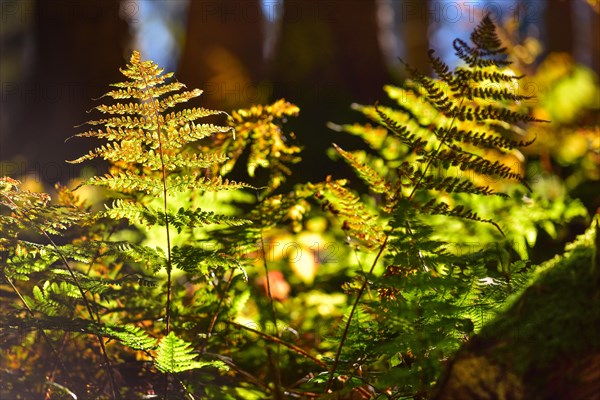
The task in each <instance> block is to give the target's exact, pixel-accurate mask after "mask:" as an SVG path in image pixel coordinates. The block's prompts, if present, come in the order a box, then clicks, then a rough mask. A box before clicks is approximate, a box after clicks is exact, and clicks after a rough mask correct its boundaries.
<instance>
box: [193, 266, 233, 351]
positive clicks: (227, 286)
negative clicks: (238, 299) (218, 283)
mask: <svg viewBox="0 0 600 400" xmlns="http://www.w3.org/2000/svg"><path fill="white" fill-rule="evenodd" d="M231 282H233V271H232V272H231V275H230V276H229V279H228V280H227V285H226V286H225V289H223V292H222V293H221V298H220V299H219V304H217V309H216V310H215V314H214V315H213V317H212V319H211V320H210V324H209V325H208V329H207V330H206V342H204V344H203V345H202V348H201V349H200V352H201V353H203V352H204V350H206V346H208V339H209V338H210V335H211V334H212V331H213V329H214V328H215V325H216V323H217V318H218V317H219V312H220V311H221V307H222V305H223V301H224V300H225V295H226V294H227V291H228V290H229V288H230V287H231Z"/></svg>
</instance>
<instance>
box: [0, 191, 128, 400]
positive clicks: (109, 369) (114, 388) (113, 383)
mask: <svg viewBox="0 0 600 400" xmlns="http://www.w3.org/2000/svg"><path fill="white" fill-rule="evenodd" d="M4 197H5V198H6V199H8V201H9V202H10V203H12V205H13V206H14V210H15V212H18V213H19V214H21V215H22V216H23V217H24V219H26V220H28V221H29V223H30V224H31V225H32V226H33V227H34V228H35V229H37V230H38V231H39V232H40V233H41V234H42V236H44V237H45V238H46V240H48V242H49V243H50V245H51V246H52V247H53V248H54V250H55V251H56V253H57V254H58V256H59V257H60V259H61V261H62V263H63V264H64V266H65V267H66V269H67V271H68V272H69V275H71V278H72V279H73V283H74V284H75V286H76V287H77V289H78V290H79V294H80V295H81V299H82V300H83V304H85V308H86V309H87V311H88V314H89V316H90V319H91V320H92V321H95V318H94V312H93V310H92V306H91V305H90V302H89V301H88V299H87V297H86V295H85V291H84V290H83V287H81V284H80V283H79V280H78V279H77V277H76V276H75V273H74V272H73V269H72V268H71V266H70V265H69V261H67V259H66V257H65V256H64V254H63V253H62V251H60V249H59V248H58V245H57V244H56V243H55V242H54V240H52V238H51V237H50V235H48V233H47V232H46V231H45V230H44V228H42V227H40V226H38V225H37V224H36V223H35V222H34V221H33V220H32V219H31V218H30V217H29V215H27V214H23V213H22V212H21V210H20V209H19V206H18V205H17V204H16V203H15V202H14V201H13V200H12V199H11V198H10V197H8V196H6V195H5V196H4ZM96 338H97V339H98V343H99V344H100V349H101V353H102V357H103V358H104V363H105V367H106V372H107V373H108V376H109V379H110V386H111V390H112V396H113V399H117V398H119V395H118V391H117V383H116V381H115V377H114V374H113V371H112V367H111V365H110V360H109V358H108V353H107V352H106V346H105V345H104V340H103V339H102V336H100V335H96Z"/></svg>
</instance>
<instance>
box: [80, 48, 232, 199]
mask: <svg viewBox="0 0 600 400" xmlns="http://www.w3.org/2000/svg"><path fill="white" fill-rule="evenodd" d="M121 73H122V74H123V75H124V76H125V77H126V78H128V80H126V81H124V82H118V83H115V84H112V85H111V86H113V87H116V88H117V89H114V90H111V91H109V92H107V93H106V94H105V95H104V96H102V97H101V99H102V98H103V97H110V98H112V99H115V100H123V99H132V100H135V101H136V102H117V103H116V104H101V105H98V106H97V107H95V109H96V110H97V111H99V112H101V113H102V114H105V115H106V117H105V118H100V119H96V120H91V121H88V122H87V124H88V125H92V126H103V127H104V128H103V129H98V130H89V131H87V132H84V133H81V134H79V135H76V136H79V137H94V138H98V139H103V140H106V141H107V143H105V144H103V145H100V146H98V147H96V148H95V149H93V150H91V151H90V152H88V153H87V154H86V155H83V156H81V157H79V158H77V159H75V160H73V161H71V162H72V163H80V162H83V161H86V160H92V159H94V158H103V159H105V160H107V161H109V162H111V164H112V170H111V172H113V174H112V176H111V177H108V176H107V177H104V179H92V180H89V181H88V183H89V184H100V185H104V186H108V187H109V188H111V189H113V190H117V191H118V190H119V189H121V187H122V186H124V188H125V190H126V191H127V193H131V192H132V191H136V190H140V191H141V192H144V193H148V194H154V192H153V187H154V181H155V180H157V179H158V178H160V179H161V180H162V179H163V178H165V177H162V176H161V174H163V173H164V172H165V170H166V175H168V174H169V172H171V171H173V172H180V171H188V170H194V171H197V170H199V169H206V168H208V167H212V166H213V165H215V164H219V163H222V162H224V161H225V159H226V157H225V156H224V155H216V154H209V155H206V154H202V153H197V152H194V151H192V149H191V148H190V147H191V146H189V145H190V144H191V143H193V142H196V141H198V140H201V139H203V138H205V137H207V136H210V135H214V134H226V133H232V131H233V130H232V128H231V127H227V126H219V125H214V124H211V123H198V122H197V121H198V120H199V119H202V118H205V117H209V116H215V115H219V114H225V113H223V112H222V111H216V110H209V109H204V108H191V109H185V110H177V111H176V110H172V109H173V108H174V107H176V106H177V105H179V104H181V103H186V102H188V101H189V100H191V99H193V98H195V97H198V96H200V95H201V94H202V91H201V90H199V89H194V90H189V91H188V90H183V89H185V85H184V84H182V83H180V82H177V81H174V82H169V80H170V79H171V78H172V76H173V74H172V73H163V70H162V69H161V68H159V67H158V66H157V65H156V64H155V63H153V62H152V61H142V60H141V57H140V54H139V52H137V51H134V52H133V54H132V56H131V59H130V63H129V64H128V65H127V67H126V68H123V69H121ZM170 110H172V111H170ZM169 111H170V112H169ZM140 171H143V175H142V176H141V177H140V178H141V180H144V179H148V180H150V181H152V182H151V183H150V184H149V185H143V184H142V183H141V182H140V180H134V179H133V177H132V176H131V175H140V174H139V172H140ZM127 172H131V174H130V176H123V175H122V174H121V173H127ZM133 172H135V173H133ZM121 178H124V179H126V180H129V181H133V182H131V183H123V184H121V183H119V182H118V181H119V180H120V179H121ZM147 186H150V187H152V189H150V188H149V187H147Z"/></svg>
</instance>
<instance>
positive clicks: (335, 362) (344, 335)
mask: <svg viewBox="0 0 600 400" xmlns="http://www.w3.org/2000/svg"><path fill="white" fill-rule="evenodd" d="M390 234H391V232H388V233H387V234H386V235H385V239H384V240H383V243H382V244H381V246H379V251H378V252H377V256H375V260H373V264H372V265H371V268H370V269H369V273H368V274H367V275H365V281H364V282H363V284H362V285H361V286H360V289H359V290H358V294H357V295H356V299H355V300H354V304H352V308H351V309H350V314H348V320H347V321H346V325H345V326H344V332H343V333H342V337H341V339H340V344H339V345H338V348H337V351H336V353H335V359H334V360H333V366H332V367H331V371H330V372H329V379H328V380H327V387H326V388H325V391H326V392H328V393H329V392H330V391H331V386H332V385H333V376H334V374H335V371H336V370H337V367H338V364H339V363H340V355H341V354H342V348H343V347H344V343H345V342H346V338H347V337H348V331H349V330H350V323H351V322H352V317H353V316H354V313H355V312H356V309H357V308H358V302H359V301H360V298H361V297H362V294H363V292H364V291H365V289H366V288H367V285H368V283H369V278H368V276H369V275H371V274H372V273H373V270H375V266H376V265H377V261H379V258H380V257H381V255H382V254H383V250H384V249H385V247H386V246H387V242H388V239H389V237H390Z"/></svg>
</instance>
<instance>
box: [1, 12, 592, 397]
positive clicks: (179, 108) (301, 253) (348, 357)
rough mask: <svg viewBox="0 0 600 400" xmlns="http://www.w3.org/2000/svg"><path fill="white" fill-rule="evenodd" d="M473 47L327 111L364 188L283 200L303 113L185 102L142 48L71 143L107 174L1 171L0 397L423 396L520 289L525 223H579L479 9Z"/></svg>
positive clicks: (289, 195)
mask: <svg viewBox="0 0 600 400" xmlns="http://www.w3.org/2000/svg"><path fill="white" fill-rule="evenodd" d="M471 42H472V43H471V44H467V43H466V42H464V41H462V40H460V39H456V40H455V41H454V43H453V47H454V49H455V51H456V55H457V56H458V57H459V58H460V59H461V60H462V61H463V64H462V66H460V67H457V68H456V69H454V70H452V69H450V68H449V67H448V66H447V65H446V64H445V63H444V62H443V61H442V60H441V59H440V58H438V57H437V56H435V53H434V52H433V50H432V51H430V52H429V57H430V63H431V66H432V68H433V71H434V72H435V74H436V77H435V78H432V77H427V76H425V75H423V74H421V73H419V72H418V71H416V70H414V69H412V68H411V67H410V66H409V65H405V67H406V69H407V70H408V72H409V73H410V75H411V79H409V80H407V82H406V83H405V85H404V87H395V86H386V87H385V92H386V93H387V95H388V97H389V99H387V100H386V101H385V102H383V101H382V102H381V103H378V104H375V105H367V106H365V105H354V106H353V108H354V109H355V110H357V111H359V112H360V113H361V114H362V115H363V116H364V117H365V118H366V119H367V120H368V122H366V123H356V124H346V125H338V124H334V123H331V124H330V128H332V129H334V130H336V131H341V132H342V131H343V132H347V133H350V134H353V135H357V136H359V137H360V138H362V139H363V140H364V141H365V143H366V145H367V146H366V147H365V149H361V150H354V151H349V150H344V149H342V148H341V147H339V146H337V145H335V144H334V145H333V150H332V154H333V155H334V157H338V158H341V159H343V160H344V161H345V162H346V163H347V164H348V165H349V167H350V168H351V169H352V170H353V171H354V172H355V173H356V175H357V176H358V177H359V178H360V179H361V180H362V181H363V183H364V185H365V187H366V188H367V190H365V191H363V192H361V193H358V192H356V191H355V190H354V189H352V187H357V186H353V185H350V184H349V182H347V181H346V180H341V179H335V177H333V176H331V177H329V178H328V179H327V180H326V181H325V182H319V183H306V184H301V185H297V186H295V188H294V190H292V191H291V192H286V193H281V191H280V190H279V189H280V188H281V184H282V183H283V182H284V181H285V179H286V177H287V176H289V175H290V174H291V173H293V172H294V168H293V167H294V164H296V163H297V162H298V161H300V155H299V154H300V151H301V147H300V145H299V144H298V143H297V141H298V140H297V138H296V136H295V135H294V133H292V132H289V131H287V130H286V128H285V121H286V119H287V118H291V117H296V116H297V115H298V114H299V111H300V110H299V109H298V107H296V106H295V105H293V104H291V103H288V102H286V101H285V100H279V101H277V102H275V103H273V104H271V105H265V106H253V107H251V108H249V109H245V110H236V111H233V112H231V114H230V115H229V114H226V113H225V112H222V111H217V110H207V109H205V108H202V107H194V108H185V107H184V106H188V103H189V102H191V101H192V99H194V98H196V97H198V96H200V94H201V91H200V90H198V89H194V90H187V89H186V87H185V85H184V84H182V83H180V82H178V81H176V80H173V79H172V76H173V75H172V74H171V73H164V72H163V70H162V69H160V68H159V67H158V66H157V65H156V64H154V63H153V62H151V61H142V60H141V58H140V54H139V53H138V52H134V53H133V55H132V56H131V59H130V61H129V64H128V65H127V66H126V67H125V68H123V69H121V72H122V74H123V75H124V76H125V80H124V81H123V82H119V83H115V84H113V85H112V87H113V88H112V90H110V91H109V92H107V93H106V94H105V95H104V96H102V97H101V98H100V99H99V100H100V102H101V104H100V105H98V106H96V107H95V109H94V110H92V112H94V113H96V115H98V117H97V118H96V119H93V120H91V121H89V122H88V123H87V125H88V126H89V127H90V129H89V130H87V131H85V132H83V133H79V134H77V135H76V136H77V137H80V138H90V139H94V140H99V141H100V143H99V144H98V145H97V146H96V147H94V148H93V149H92V150H91V151H90V152H89V153H87V154H85V155H83V156H81V157H79V158H77V159H75V160H73V161H71V162H74V163H81V162H85V161H88V160H92V159H95V158H101V159H103V160H106V161H107V162H108V163H109V171H108V173H107V174H105V175H101V176H93V177H91V178H90V179H87V180H86V181H85V182H80V183H79V184H78V186H77V188H75V189H74V190H69V189H67V188H65V187H61V186H57V187H56V195H55V196H54V199H53V200H51V199H50V196H49V195H47V194H43V193H32V192H29V191H27V190H26V189H24V188H22V186H21V182H19V181H18V180H15V179H12V178H9V177H5V178H2V179H1V180H0V206H1V207H2V208H1V214H0V225H1V226H2V235H1V236H0V257H1V261H2V264H1V268H2V269H1V276H2V292H1V296H2V299H3V302H2V308H1V312H2V325H1V326H0V334H1V335H2V336H1V337H2V340H1V351H2V359H3V361H2V380H1V386H0V394H1V395H2V397H3V398H4V397H10V398H43V397H45V398H48V399H50V398H110V399H117V398H127V399H129V398H163V399H167V398H172V399H175V398H188V399H200V398H215V399H237V398H243V399H252V398H256V399H262V398H273V399H283V398H317V397H319V398H332V399H333V398H337V399H343V398H428V397H429V396H430V395H431V394H432V393H433V391H434V388H435V386H436V384H437V383H438V381H439V379H440V376H441V375H442V372H443V370H444V368H445V365H446V363H447V361H448V360H449V359H450V358H451V357H452V356H453V354H455V353H456V352H457V351H458V349H459V348H460V347H461V346H462V345H463V344H464V343H466V342H469V340H470V339H471V338H472V337H473V335H476V334H477V333H478V332H479V331H480V330H482V329H485V326H486V324H488V323H489V321H492V320H493V319H494V317H495V316H496V314H497V311H498V310H500V309H502V308H503V307H504V305H505V304H507V301H508V300H507V299H510V298H511V296H512V297H514V296H515V294H518V293H521V292H522V291H524V290H525V288H526V287H527V286H528V285H530V284H531V280H532V277H534V276H535V271H536V267H535V266H533V265H531V263H529V262H528V261H527V258H528V251H529V249H530V247H531V246H532V245H533V244H535V240H536V235H537V232H538V231H539V230H540V229H543V230H545V231H546V232H548V233H551V232H555V230H556V226H558V225H559V224H561V223H564V222H566V221H569V220H571V219H573V218H575V217H577V216H586V213H585V210H584V209H583V207H582V206H581V205H580V204H579V203H577V202H572V201H569V200H567V199H565V200H564V201H563V202H562V203H561V204H562V205H563V207H562V208H561V209H560V210H558V211H555V212H550V211H551V210H550V209H551V205H549V204H547V203H546V202H544V200H543V199H541V198H539V197H538V196H537V195H536V193H535V192H532V190H531V189H530V185H529V183H528V179H527V176H526V175H525V174H524V172H523V171H524V170H523V163H522V161H521V153H520V152H519V148H521V147H524V146H528V145H529V144H531V143H532V142H533V141H534V140H535V133H533V132H534V131H533V130H532V129H530V128H529V124H530V123H534V124H538V123H544V122H545V121H541V120H539V119H537V118H535V117H533V116H532V115H530V114H529V113H528V111H527V109H526V107H525V103H524V102H525V100H527V99H528V97H526V96H522V95H519V94H518V93H516V92H515V90H514V87H515V84H516V82H518V80H519V79H520V78H521V77H519V76H516V75H515V73H514V72H513V71H512V70H511V69H510V68H509V65H508V64H509V63H508V62H507V61H506V51H505V49H504V48H503V47H502V45H501V43H500V41H499V39H498V37H497V36H496V34H495V30H494V25H493V23H492V21H491V20H490V18H489V17H485V18H484V19H483V21H482V22H481V23H480V24H479V25H478V27H477V28H476V29H475V30H474V31H473V33H472V34H471ZM204 121H208V122H204ZM218 121H221V122H218ZM236 168H237V169H239V168H245V169H246V170H247V174H248V176H249V177H250V178H251V179H252V180H254V182H237V181H233V180H230V179H228V178H227V175H228V174H230V173H231V172H232V171H234V170H236ZM90 187H99V188H101V189H102V191H100V192H94V193H101V195H100V197H98V196H97V197H96V198H95V200H94V198H93V196H92V198H91V199H90V196H89V193H90ZM94 201H95V202H96V203H101V206H102V207H101V208H100V209H99V210H98V207H96V206H97V204H93V203H94ZM523 209H525V210H526V212H523V211H522V210H523ZM242 210H244V212H242ZM540 227H541V228H540Z"/></svg>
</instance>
